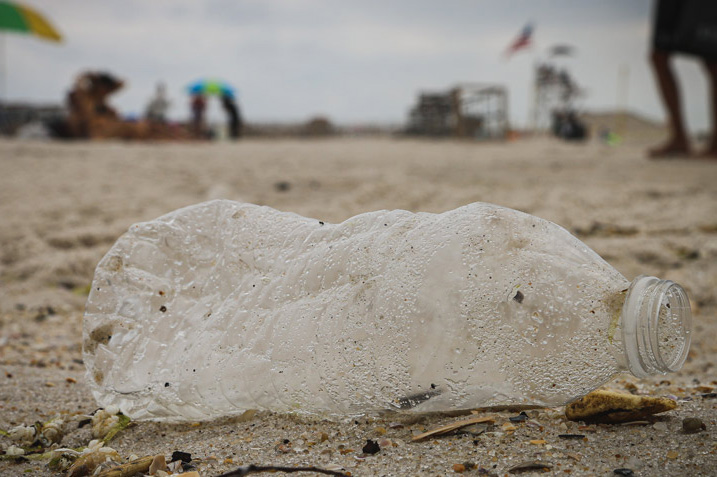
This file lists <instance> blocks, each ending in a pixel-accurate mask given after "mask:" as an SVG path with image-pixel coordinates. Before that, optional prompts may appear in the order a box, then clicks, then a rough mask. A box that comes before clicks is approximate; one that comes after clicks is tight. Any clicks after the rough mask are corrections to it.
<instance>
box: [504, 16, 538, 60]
mask: <svg viewBox="0 0 717 477" xmlns="http://www.w3.org/2000/svg"><path fill="white" fill-rule="evenodd" d="M532 38H533V24H532V23H528V24H527V25H525V26H524V27H523V29H522V30H521V31H520V35H518V38H516V39H515V40H514V41H513V43H511V44H510V46H509V47H508V48H507V49H506V50H505V54H506V56H510V55H512V54H513V53H515V52H516V51H518V50H520V49H522V48H527V47H528V46H530V42H531V41H532Z"/></svg>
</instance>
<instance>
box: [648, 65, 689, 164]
mask: <svg viewBox="0 0 717 477" xmlns="http://www.w3.org/2000/svg"><path fill="white" fill-rule="evenodd" d="M650 59H651V60H652V67H653V69H654V71H655V76H656V78H657V85H658V87H659V89H660V94H661V96H662V101H663V103H664V104H665V108H666V109H667V116H668V120H669V125H670V138H669V139H668V140H667V143H665V144H664V145H662V146H660V147H659V148H657V149H652V150H651V151H650V152H649V155H650V157H654V158H659V157H673V156H685V155H688V154H689V153H690V145H689V141H688V139H687V133H686V132H685V122H684V120H683V118H682V105H681V102H680V91H679V89H678V87H677V79H676V78H675V73H674V71H673V70H672V66H671V65H670V54H669V53H665V52H662V51H653V52H652V55H651V58H650Z"/></svg>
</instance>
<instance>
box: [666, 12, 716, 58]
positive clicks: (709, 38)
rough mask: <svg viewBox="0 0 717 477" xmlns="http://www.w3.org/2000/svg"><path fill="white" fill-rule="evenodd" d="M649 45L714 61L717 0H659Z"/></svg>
mask: <svg viewBox="0 0 717 477" xmlns="http://www.w3.org/2000/svg"><path fill="white" fill-rule="evenodd" d="M654 25H655V27H654V31H653V37H652V47H653V48H654V49H655V50H660V51H666V52H675V53H686V54H688V55H694V56H697V57H700V58H704V59H705V60H707V61H717V0H658V1H657V7H656V9H655V16H654Z"/></svg>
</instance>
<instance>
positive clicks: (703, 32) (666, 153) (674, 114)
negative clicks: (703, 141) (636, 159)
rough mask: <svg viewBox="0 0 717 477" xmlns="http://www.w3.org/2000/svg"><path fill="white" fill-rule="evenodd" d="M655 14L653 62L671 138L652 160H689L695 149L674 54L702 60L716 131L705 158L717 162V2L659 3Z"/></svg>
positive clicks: (683, 0)
mask: <svg viewBox="0 0 717 477" xmlns="http://www.w3.org/2000/svg"><path fill="white" fill-rule="evenodd" d="M655 7H656V8H655V12H654V32H653V38H652V53H651V55H650V56H651V57H650V59H651V62H652V66H653V69H654V71H655V76H656V79H657V84H658V87H659V91H660V95H661V96H662V101H663V103H664V104H665V108H666V109H667V116H668V121H669V128H670V137H669V139H668V140H667V143H665V144H664V145H662V146H660V147H659V148H656V149H652V150H650V152H649V156H650V157H652V158H667V157H685V156H689V155H690V151H691V147H690V142H689V138H688V134H687V130H686V127H685V121H684V117H683V115H682V102H681V100H680V93H679V89H678V85H677V79H676V77H675V73H674V70H673V68H672V65H671V63H670V60H671V58H672V56H673V54H674V53H684V54H688V55H692V56H696V57H697V58H700V59H701V60H702V62H703V64H704V67H705V70H706V72H707V77H708V82H709V84H710V89H711V92H710V94H711V99H710V101H709V105H710V108H711V118H712V131H711V134H710V139H709V142H708V144H707V148H706V149H705V151H704V152H703V154H701V157H704V158H710V159H717V2H715V1H714V0H657V4H656V6H655Z"/></svg>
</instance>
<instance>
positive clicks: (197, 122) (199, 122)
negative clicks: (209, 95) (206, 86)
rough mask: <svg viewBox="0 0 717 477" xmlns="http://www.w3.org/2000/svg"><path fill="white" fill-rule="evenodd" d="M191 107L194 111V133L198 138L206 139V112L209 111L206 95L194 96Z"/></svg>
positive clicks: (197, 94)
mask: <svg viewBox="0 0 717 477" xmlns="http://www.w3.org/2000/svg"><path fill="white" fill-rule="evenodd" d="M190 107H191V109H192V132H193V133H194V134H195V135H196V136H197V137H204V135H205V134H204V111H205V110H206V109H207V100H206V99H205V98H204V95H203V94H201V93H195V94H193V95H192V99H191V103H190Z"/></svg>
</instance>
